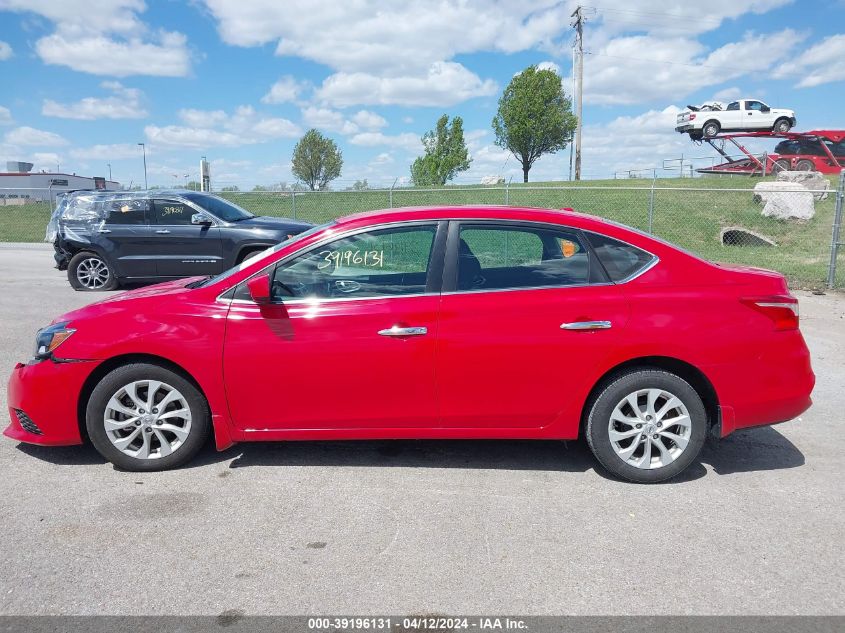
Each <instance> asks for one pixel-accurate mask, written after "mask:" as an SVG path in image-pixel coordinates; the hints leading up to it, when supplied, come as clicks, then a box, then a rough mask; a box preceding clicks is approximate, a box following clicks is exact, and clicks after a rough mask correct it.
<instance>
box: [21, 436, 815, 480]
mask: <svg viewBox="0 0 845 633" xmlns="http://www.w3.org/2000/svg"><path fill="white" fill-rule="evenodd" d="M18 449H19V450H20V451H22V452H24V453H26V454H27V455H30V456H32V457H35V458H37V459H41V460H44V461H46V462H49V463H52V464H56V465H61V466H85V465H94V464H105V463H106V462H105V460H104V459H103V458H102V457H100V455H99V453H97V451H96V450H94V448H93V447H92V446H91V445H90V444H89V445H84V446H63V447H46V446H34V445H31V444H19V445H18ZM804 461H805V460H804V455H803V453H801V451H800V450H798V448H797V447H796V446H795V445H794V444H793V443H792V442H790V441H789V440H788V439H787V438H786V437H784V436H783V435H781V434H780V433H779V432H778V431H777V430H775V429H773V428H771V427H760V428H756V429H745V430H741V431H737V432H735V433H733V434H732V435H730V436H729V437H727V438H725V439H723V440H719V441H708V442H707V444H705V446H704V449H703V450H702V451H701V455H700V456H699V459H698V460H697V461H696V462H695V463H694V464H692V465H691V466H690V467H689V468H688V469H687V470H686V471H684V472H683V473H682V474H681V475H680V476H679V477H676V478H674V479H672V480H671V481H669V482H667V483H668V484H678V483H684V482H687V481H693V480H695V479H699V478H701V477H703V476H705V475H706V474H707V472H708V471H707V468H705V466H704V464H708V465H709V466H710V467H711V468H712V470H713V472H715V473H717V474H719V475H729V474H733V473H741V472H753V471H766V470H781V469H786V468H796V467H798V466H801V465H803V464H804ZM226 462H229V463H228V467H229V468H252V467H259V466H267V467H286V466H326V467H336V466H339V467H356V466H364V467H379V466H384V467H390V466H396V467H401V468H464V469H493V470H536V471H540V470H545V471H557V472H586V471H588V470H595V471H596V472H597V473H598V474H599V475H601V476H602V477H604V478H606V479H614V477H612V476H611V475H610V474H608V473H607V472H606V471H605V470H604V469H603V468H601V467H600V466H599V465H598V464H597V462H596V460H595V459H594V458H593V456H592V453H590V450H589V448H588V447H587V444H586V442H584V441H568V442H561V441H551V440H548V441H547V440H374V441H370V440H356V441H308V442H257V443H246V442H245V443H243V444H236V445H235V446H232V447H230V448H228V449H226V450H225V451H222V452H218V451H216V450H214V447H213V446H211V445H210V444H209V445H208V446H206V447H205V448H203V450H202V451H200V453H199V454H198V455H197V456H196V457H195V458H194V459H192V460H191V461H190V462H189V463H188V464H186V465H185V466H183V468H187V469H190V468H199V467H203V466H211V465H214V464H223V463H226Z"/></svg>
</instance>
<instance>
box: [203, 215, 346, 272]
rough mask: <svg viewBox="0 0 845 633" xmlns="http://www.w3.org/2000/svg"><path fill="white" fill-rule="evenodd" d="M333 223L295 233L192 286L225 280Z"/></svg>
mask: <svg viewBox="0 0 845 633" xmlns="http://www.w3.org/2000/svg"><path fill="white" fill-rule="evenodd" d="M332 225H334V222H333V221H332V222H327V223H326V224H320V225H319V226H312V227H311V228H310V229H308V230H307V231H303V232H302V233H299V234H297V235H294V236H293V237H291V238H290V239H287V240H285V241H284V242H279V243H278V244H276V245H275V246H271V247H270V248H268V249H267V250H266V251H261V252H260V253H259V254H258V255H256V256H255V257H251V258H249V259H247V260H244V261H242V262H241V263H240V264H238V265H237V266H234V267H232V268H230V269H229V270H224V271H223V272H222V273H220V274H219V275H215V276H214V277H209V278H208V279H205V280H203V281H201V282H200V283H196V284H194V285H192V286H191V287H192V288H202V287H203V286H210V285H211V284H216V283H217V282H218V281H223V280H224V279H227V278H229V277H231V276H232V275H234V274H235V273H239V272H241V271H242V270H243V269H244V268H246V267H247V266H252V265H253V264H254V263H255V262H260V261H261V260H264V259H267V258H268V257H272V256H273V255H275V254H276V253H278V252H279V250H281V249H282V248H283V247H285V246H287V245H288V244H292V243H293V242H298V241H299V240H301V239H303V238H306V237H308V236H309V235H313V234H314V233H317V232H318V231H322V230H323V229H326V228H328V227H330V226H332Z"/></svg>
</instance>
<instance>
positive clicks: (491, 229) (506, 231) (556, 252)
mask: <svg viewBox="0 0 845 633" xmlns="http://www.w3.org/2000/svg"><path fill="white" fill-rule="evenodd" d="M589 278H590V266H589V256H588V254H587V250H586V248H584V245H583V244H582V243H581V240H580V238H579V237H578V235H576V234H575V233H574V232H571V231H566V230H556V229H547V228H540V227H537V228H532V227H527V226H514V227H507V226H489V225H478V226H473V225H466V224H465V225H462V226H461V234H460V242H459V246H458V279H457V290H459V291H473V290H505V289H510V288H545V287H550V286H576V285H581V284H586V283H588V281H589Z"/></svg>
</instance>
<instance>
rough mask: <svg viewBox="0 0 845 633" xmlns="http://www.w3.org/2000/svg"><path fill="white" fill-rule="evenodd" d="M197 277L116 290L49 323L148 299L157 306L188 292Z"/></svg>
mask: <svg viewBox="0 0 845 633" xmlns="http://www.w3.org/2000/svg"><path fill="white" fill-rule="evenodd" d="M199 279H203V277H187V278H184V279H176V280H174V281H166V282H164V283H161V284H155V285H153V286H145V287H143V288H136V289H135V290H127V291H125V292H118V293H116V294H113V295H111V296H110V297H107V298H105V299H103V300H102V301H97V302H96V303H91V304H89V305H87V306H84V307H82V308H78V309H77V310H72V311H71V312H66V313H65V314H62V315H61V316H58V317H56V318H55V319H53V321H52V322H51V324H52V323H61V322H64V321H71V322H72V321H80V320H82V319H90V318H93V317H97V316H100V315H103V314H110V313H115V312H123V311H126V310H135V308H136V307H137V304H138V303H140V302H144V303H147V301H148V300H151V301H152V302H154V303H155V308H159V307H161V306H162V305H163V304H164V302H165V301H167V300H168V299H171V298H174V297H176V296H179V295H183V294H185V293H187V292H190V290H191V289H190V288H187V287H186V286H187V285H188V284H189V283H191V282H194V281H198V280H199ZM145 309H146V310H147V311H150V309H149V305H148V306H145Z"/></svg>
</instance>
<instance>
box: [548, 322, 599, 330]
mask: <svg viewBox="0 0 845 633" xmlns="http://www.w3.org/2000/svg"><path fill="white" fill-rule="evenodd" d="M610 326H611V323H610V321H575V322H574V323H561V324H560V329H561V330H609V329H610Z"/></svg>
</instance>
